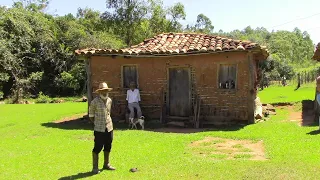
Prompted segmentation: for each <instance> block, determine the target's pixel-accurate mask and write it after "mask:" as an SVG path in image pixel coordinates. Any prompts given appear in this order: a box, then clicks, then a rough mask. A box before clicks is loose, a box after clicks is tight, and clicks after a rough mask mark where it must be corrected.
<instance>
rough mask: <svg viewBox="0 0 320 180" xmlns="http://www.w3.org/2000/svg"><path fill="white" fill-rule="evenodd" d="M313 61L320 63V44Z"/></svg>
mask: <svg viewBox="0 0 320 180" xmlns="http://www.w3.org/2000/svg"><path fill="white" fill-rule="evenodd" d="M312 59H314V60H317V61H320V43H318V45H317V47H316V50H315V52H314V55H313V57H312Z"/></svg>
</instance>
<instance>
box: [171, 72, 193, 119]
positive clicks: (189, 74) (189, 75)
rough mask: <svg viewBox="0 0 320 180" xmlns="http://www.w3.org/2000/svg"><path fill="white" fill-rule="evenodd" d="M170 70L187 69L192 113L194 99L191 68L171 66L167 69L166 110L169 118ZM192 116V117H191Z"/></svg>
mask: <svg viewBox="0 0 320 180" xmlns="http://www.w3.org/2000/svg"><path fill="white" fill-rule="evenodd" d="M170 69H187V70H188V80H189V97H188V98H189V111H190V112H191V107H192V104H191V103H192V99H191V94H192V92H191V86H192V84H191V67H190V66H169V67H167V92H168V93H166V102H167V103H166V104H167V105H166V109H167V116H170V113H171V112H170ZM189 116H190V115H189Z"/></svg>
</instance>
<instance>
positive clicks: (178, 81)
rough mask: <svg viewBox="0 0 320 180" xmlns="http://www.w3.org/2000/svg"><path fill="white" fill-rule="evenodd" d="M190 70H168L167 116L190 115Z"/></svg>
mask: <svg viewBox="0 0 320 180" xmlns="http://www.w3.org/2000/svg"><path fill="white" fill-rule="evenodd" d="M190 88H191V87H190V69H189V68H169V107H168V109H169V115H170V116H178V117H187V116H189V115H190V92H191V90H190Z"/></svg>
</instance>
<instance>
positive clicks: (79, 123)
mask: <svg viewBox="0 0 320 180" xmlns="http://www.w3.org/2000/svg"><path fill="white" fill-rule="evenodd" d="M113 124H114V130H119V131H127V130H131V129H130V128H129V125H128V124H127V123H125V122H123V121H115V122H113ZM41 125H42V126H45V127H47V128H58V129H64V130H91V131H92V130H93V123H92V122H90V121H89V120H88V119H86V118H79V117H78V118H74V119H73V118H67V120H59V121H54V122H48V123H42V124H41ZM244 126H246V125H225V126H207V127H206V128H199V129H195V128H191V127H181V126H174V125H165V124H162V123H161V122H160V121H159V120H150V121H146V122H145V131H152V132H162V133H198V132H206V131H238V130H240V129H242V128H243V127H244ZM137 127H138V130H141V127H140V125H137Z"/></svg>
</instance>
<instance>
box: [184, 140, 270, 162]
mask: <svg viewBox="0 0 320 180" xmlns="http://www.w3.org/2000/svg"><path fill="white" fill-rule="evenodd" d="M189 147H190V148H191V151H192V152H193V153H194V154H196V155H200V156H203V157H205V158H211V159H214V160H219V159H225V160H232V159H245V160H267V159H266V157H265V153H264V147H263V142H262V141H258V142H253V141H249V140H233V139H223V138H215V137H206V138H205V139H203V140H200V141H195V142H192V143H191V144H190V145H189Z"/></svg>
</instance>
